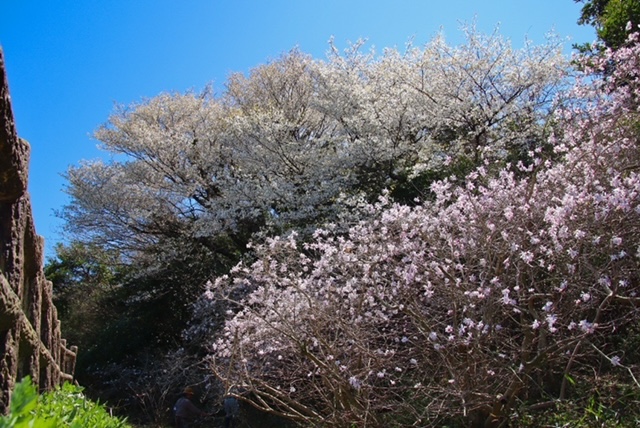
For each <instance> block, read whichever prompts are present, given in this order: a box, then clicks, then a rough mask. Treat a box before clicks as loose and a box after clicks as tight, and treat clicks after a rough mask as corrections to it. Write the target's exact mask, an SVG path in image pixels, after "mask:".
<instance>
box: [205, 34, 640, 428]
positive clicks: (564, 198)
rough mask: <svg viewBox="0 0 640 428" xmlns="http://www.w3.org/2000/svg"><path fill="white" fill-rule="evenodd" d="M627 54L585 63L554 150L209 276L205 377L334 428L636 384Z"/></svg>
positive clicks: (638, 229) (438, 186)
mask: <svg viewBox="0 0 640 428" xmlns="http://www.w3.org/2000/svg"><path fill="white" fill-rule="evenodd" d="M632 37H637V35H634V36H632ZM631 46H632V47H629V48H623V49H620V50H618V51H616V52H611V51H608V52H607V55H606V56H605V57H603V58H601V59H597V60H594V59H593V58H591V59H590V62H589V63H585V64H583V67H582V69H583V70H585V76H584V81H579V82H578V83H577V84H576V86H575V88H574V89H573V90H572V96H571V97H569V98H570V99H577V100H579V101H577V102H574V103H568V104H567V105H565V106H564V107H563V108H562V109H560V110H559V111H558V112H557V114H556V116H555V120H556V121H557V123H558V124H559V126H558V128H557V129H558V130H559V131H558V132H556V133H555V134H554V135H553V136H552V137H550V138H549V140H548V143H549V144H551V145H552V147H553V153H552V154H549V153H545V152H544V151H543V150H541V149H540V148H539V147H538V148H534V149H532V150H531V151H530V152H529V153H527V155H528V157H529V159H530V163H527V164H524V163H522V162H519V163H515V164H511V165H507V166H506V167H501V168H500V169H499V172H498V173H497V174H493V173H489V171H493V170H495V169H496V168H497V167H496V166H495V165H494V164H493V160H494V158H493V157H491V156H487V157H485V158H484V159H485V161H484V164H483V165H482V166H480V167H478V168H477V169H475V170H474V171H473V172H472V173H470V174H469V175H468V176H467V177H466V178H465V179H464V180H455V179H447V180H443V181H440V182H437V183H435V184H433V185H432V187H431V191H432V192H434V194H435V195H436V196H435V200H434V201H432V202H423V203H422V204H418V206H415V207H407V206H403V205H400V204H395V203H393V202H392V201H391V200H390V199H389V198H388V195H387V194H383V195H382V196H381V197H380V200H379V202H378V203H376V204H373V205H371V206H369V211H370V216H371V218H369V219H364V220H362V221H361V222H360V223H358V224H357V225H354V226H353V227H351V228H350V229H349V231H348V233H346V234H343V233H337V232H335V231H334V230H333V228H332V226H331V225H330V226H328V227H326V228H324V229H321V230H317V231H316V233H315V235H314V237H313V239H312V240H311V241H306V242H305V241H303V240H301V239H299V238H298V237H297V236H296V234H290V235H289V236H287V237H276V238H273V239H270V240H268V241H267V242H266V243H265V244H264V245H261V246H259V247H258V248H256V252H257V253H258V255H259V257H258V260H257V261H256V262H255V263H253V264H247V265H238V266H237V267H236V268H235V269H234V270H233V271H232V272H231V273H230V274H229V275H227V276H223V277H220V278H217V279H216V280H215V281H214V282H213V283H212V284H211V285H210V290H209V291H208V293H207V294H206V295H205V296H203V298H202V300H201V302H199V304H198V305H199V306H198V308H199V311H202V312H201V313H206V311H207V310H208V309H207V308H208V307H209V306H208V304H207V302H208V301H210V302H212V303H211V304H212V305H217V304H218V303H217V299H218V298H219V297H220V295H227V296H236V297H235V298H233V299H232V300H233V301H234V302H235V304H237V305H238V306H237V311H230V312H229V313H228V314H227V315H228V320H227V321H226V324H225V327H224V331H223V333H222V334H221V335H220V337H219V338H217V339H215V340H213V343H212V346H211V361H212V369H213V370H214V371H215V373H216V374H217V375H218V376H219V377H220V378H221V379H222V380H223V381H224V382H225V383H227V384H230V385H236V386H239V387H241V388H244V389H246V390H248V391H249V394H248V395H247V396H246V397H245V398H246V399H250V400H252V401H253V404H254V405H256V406H258V407H260V408H264V409H266V410H269V411H272V412H277V413H280V414H284V415H286V416H288V417H290V418H292V419H294V420H299V421H305V423H307V424H309V425H313V424H325V425H329V426H347V425H349V426H385V425H386V424H390V423H391V422H390V421H393V423H395V424H396V425H397V426H416V425H420V426H426V425H428V424H432V425H434V426H440V424H441V423H442V421H445V420H447V421H451V420H456V419H457V420H463V421H465V424H471V423H474V424H487V425H491V424H493V423H499V422H501V421H505V420H507V419H508V418H510V417H511V416H512V415H513V412H514V409H516V408H517V407H518V406H521V405H523V403H538V402H542V401H547V400H550V399H557V398H559V399H562V398H566V397H567V396H568V394H570V386H571V385H570V382H569V380H570V379H571V376H572V374H574V373H583V374H584V373H588V374H591V375H593V374H596V375H597V374H598V373H600V372H601V371H603V370H619V371H620V373H621V374H630V375H631V376H632V378H633V370H632V368H633V367H632V366H633V365H634V364H637V363H638V361H633V360H631V361H626V360H625V354H624V350H623V349H619V348H616V346H615V343H616V342H615V340H614V337H615V336H616V335H624V334H625V331H626V330H627V328H628V327H629V326H630V325H633V324H634V323H637V322H638V315H639V313H638V309H637V308H638V304H639V303H640V295H638V293H639V292H640V284H639V282H638V262H639V258H640V244H639V243H640V176H639V172H640V162H639V161H640V151H639V148H638V138H639V134H640V132H639V127H638V124H639V123H640V121H639V119H640V118H639V117H638V96H639V95H640V76H639V75H638V70H640V67H639V66H638V60H639V59H640V47H638V45H637V44H636V45H635V46H633V45H631ZM611 64H615V67H614V72H613V73H607V74H606V78H600V77H598V76H601V75H602V74H600V72H601V71H602V70H603V69H604V68H605V67H610V66H611ZM238 290H240V291H241V292H239V291H238ZM229 293H234V294H229ZM237 296H244V297H237ZM230 299H231V297H230ZM603 363H604V364H603ZM633 380H634V381H635V378H633ZM636 383H637V382H636ZM637 386H638V387H640V384H638V385H637Z"/></svg>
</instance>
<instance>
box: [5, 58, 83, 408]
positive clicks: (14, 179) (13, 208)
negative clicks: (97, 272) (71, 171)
mask: <svg viewBox="0 0 640 428" xmlns="http://www.w3.org/2000/svg"><path fill="white" fill-rule="evenodd" d="M29 152H30V149H29V144H28V143H27V142H26V141H24V140H22V139H20V138H18V136H17V133H16V127H15V122H14V119H13V111H12V108H11V98H10V97H9V86H8V83H7V76H6V72H5V68H4V56H3V53H2V50H1V49H0V414H5V413H7V411H8V407H9V399H10V394H11V391H12V390H13V386H14V385H15V383H16V381H19V380H20V379H22V378H23V377H24V376H27V375H29V376H31V379H32V380H33V382H34V384H37V385H39V387H40V389H41V390H48V389H51V388H53V387H55V386H56V385H58V384H60V383H61V382H63V381H65V380H72V379H73V371H74V366H75V356H76V348H75V347H71V349H67V347H66V343H65V341H64V339H62V338H61V335H60V322H59V321H58V316H57V312H56V309H55V307H54V306H53V303H52V285H51V282H50V281H47V280H46V279H45V276H44V272H43V265H44V264H43V262H44V260H43V253H44V239H43V238H42V237H40V236H38V235H37V234H36V231H35V226H34V222H33V216H32V212H31V201H30V199H29V194H28V193H27V178H28V165H29Z"/></svg>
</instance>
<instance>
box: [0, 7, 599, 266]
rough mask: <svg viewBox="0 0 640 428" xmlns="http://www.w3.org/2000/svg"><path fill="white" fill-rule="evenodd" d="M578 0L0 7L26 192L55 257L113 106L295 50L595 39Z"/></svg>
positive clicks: (319, 54) (197, 85)
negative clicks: (488, 37) (470, 31)
mask: <svg viewBox="0 0 640 428" xmlns="http://www.w3.org/2000/svg"><path fill="white" fill-rule="evenodd" d="M580 7H581V5H580V4H576V3H574V1H573V0H444V1H431V0H388V1H382V0H325V1H315V2H314V1H310V0H268V1H267V0H252V1H249V0H103V1H100V0H84V1H79V0H56V1H52V0H0V45H1V46H2V48H3V50H4V54H5V61H6V66H7V72H8V77H9V86H10V92H11V96H12V101H13V109H14V114H15V118H16V124H17V128H18V133H19V135H20V136H21V137H22V138H24V139H26V140H28V141H29V143H30V144H31V152H32V154H31V164H30V168H31V169H30V178H29V190H30V192H31V200H32V205H33V209H34V217H35V222H36V230H37V233H38V234H40V235H42V236H44V238H45V242H46V255H47V257H52V256H53V255H54V251H53V246H54V245H55V243H56V242H59V241H61V240H62V239H63V237H62V235H61V233H60V232H61V226H62V223H61V221H60V220H59V219H58V218H56V216H55V214H54V210H58V209H60V208H61V207H62V206H63V205H65V204H66V203H67V202H68V199H67V197H66V195H65V194H64V192H63V188H64V185H65V181H64V179H63V178H62V176H61V174H63V173H64V172H65V171H66V170H67V168H68V167H69V166H70V165H77V164H78V163H79V162H80V161H81V160H83V159H95V158H98V157H100V156H103V155H104V154H103V153H102V152H100V151H99V150H98V149H97V147H96V145H97V142H96V141H95V140H93V139H92V138H91V134H92V133H93V131H94V130H95V129H96V128H97V127H98V126H99V125H101V124H103V123H104V122H106V121H107V118H108V117H109V114H110V113H111V112H112V111H113V107H114V104H115V103H119V104H129V103H132V102H136V101H140V100H142V99H143V98H149V97H153V96H155V95H157V94H159V93H161V92H167V91H181V92H182V91H186V90H189V89H195V90H199V89H202V88H203V87H204V86H205V85H207V84H208V83H213V86H214V89H216V90H217V91H218V92H220V91H222V90H223V88H224V86H223V85H224V82H225V80H226V77H227V76H228V74H229V73H230V72H236V71H239V72H246V71H248V70H249V69H250V68H252V67H255V66H257V65H260V64H262V63H264V62H266V61H268V60H270V59H272V58H276V57H278V56H279V55H280V54H281V53H283V52H286V51H289V50H290V49H292V48H294V47H298V48H299V49H300V50H302V51H303V52H306V53H308V54H311V55H312V56H314V57H315V58H324V57H325V53H326V52H327V49H328V43H327V42H328V40H329V39H330V38H331V37H332V36H333V37H334V38H335V42H336V44H337V45H338V47H340V48H342V47H346V46H347V44H348V42H350V41H351V42H355V41H356V40H358V39H360V38H366V39H367V40H368V46H375V47H376V49H378V50H382V48H385V47H398V48H403V47H404V45H405V44H406V42H407V41H408V40H410V39H413V43H414V45H422V44H424V43H425V42H427V41H428V40H430V39H431V38H432V37H433V36H434V35H435V34H436V33H437V32H438V31H439V30H440V29H442V30H443V31H444V33H445V35H446V37H447V39H448V40H449V42H450V43H452V44H455V43H459V42H460V41H461V40H462V37H461V33H460V31H459V27H460V24H461V23H464V22H467V23H469V22H472V21H474V19H475V21H476V24H477V27H478V28H479V29H480V30H482V31H484V32H491V31H492V30H493V29H494V28H495V26H496V25H498V24H499V25H500V32H501V33H502V34H503V35H504V36H505V37H508V38H510V39H511V40H512V42H513V44H514V46H521V45H522V42H523V41H524V39H525V37H528V38H530V39H532V40H533V41H534V42H535V43H541V42H542V41H543V40H544V37H543V36H544V34H546V33H547V32H549V31H551V30H554V31H555V32H556V33H558V34H559V35H560V36H562V37H568V38H570V40H569V41H567V43H566V52H567V55H569V53H570V52H571V44H572V43H574V42H588V41H593V40H594V38H595V33H594V31H593V29H592V28H591V27H582V26H578V25H577V24H576V20H577V18H578V15H579V11H580Z"/></svg>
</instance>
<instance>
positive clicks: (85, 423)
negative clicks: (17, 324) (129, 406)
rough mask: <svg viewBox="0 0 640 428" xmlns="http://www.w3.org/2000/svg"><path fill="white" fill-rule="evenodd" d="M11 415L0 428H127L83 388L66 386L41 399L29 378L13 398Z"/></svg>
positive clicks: (24, 380) (2, 420)
mask: <svg viewBox="0 0 640 428" xmlns="http://www.w3.org/2000/svg"><path fill="white" fill-rule="evenodd" d="M10 410H11V412H10V414H9V415H7V416H4V417H2V418H0V428H27V427H29V428H57V427H71V428H86V427H92V428H127V427H129V426H130V425H128V424H127V423H126V421H125V420H124V419H120V418H117V417H112V416H110V415H109V414H108V413H107V411H106V410H105V408H104V407H102V406H101V405H100V404H99V403H94V402H91V401H89V400H87V399H86V398H85V397H84V395H83V394H82V388H80V387H78V386H75V385H72V384H69V383H65V384H64V385H63V386H61V387H59V388H57V389H55V390H54V391H51V392H47V393H45V394H43V395H41V396H38V393H37V391H36V387H35V386H34V385H33V383H32V382H31V379H30V378H29V377H25V378H24V379H23V380H22V381H21V382H20V383H18V384H17V385H16V387H15V389H14V391H13V394H12V395H11V407H10Z"/></svg>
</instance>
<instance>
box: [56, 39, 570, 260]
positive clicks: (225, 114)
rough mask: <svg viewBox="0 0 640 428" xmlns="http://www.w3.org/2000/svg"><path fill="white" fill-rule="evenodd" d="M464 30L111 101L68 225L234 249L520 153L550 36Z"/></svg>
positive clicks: (555, 63)
mask: <svg viewBox="0 0 640 428" xmlns="http://www.w3.org/2000/svg"><path fill="white" fill-rule="evenodd" d="M465 31H466V34H467V41H466V43H465V44H462V45H460V46H458V47H450V46H448V45H447V44H446V43H445V41H444V38H443V37H441V36H440V37H438V38H436V39H435V40H434V41H433V42H431V43H429V44H428V45H426V46H425V47H424V48H416V47H410V48H408V49H407V50H406V51H405V52H404V53H400V52H398V51H397V50H395V49H389V50H386V51H384V52H383V54H382V55H380V56H377V55H376V54H375V53H373V52H371V53H368V54H364V53H362V52H361V50H362V48H361V45H356V46H354V47H352V48H351V49H349V50H347V52H345V53H344V54H341V53H340V52H338V50H337V49H336V48H335V46H333V45H332V48H333V51H332V53H330V54H329V56H328V58H327V59H326V60H324V61H322V60H314V59H312V58H310V57H308V56H307V55H304V54H302V53H300V52H298V51H295V50H294V51H292V52H290V53H288V54H285V55H283V56H282V57H280V58H278V59H276V60H274V61H272V62H270V63H268V64H266V65H262V66H259V67H256V68H255V69H254V70H252V71H251V72H250V73H249V75H248V76H243V75H240V74H234V75H232V76H231V77H230V78H229V80H228V82H227V85H226V89H225V91H224V92H223V93H222V94H221V95H220V96H214V95H213V94H212V91H211V90H209V89H208V90H205V91H203V92H202V93H200V94H198V93H187V94H162V95H159V96H158V97H155V98H152V99H150V100H146V101H144V102H142V103H140V104H135V105H132V106H130V107H127V108H120V109H119V110H118V111H116V112H115V113H114V114H113V115H112V116H111V118H110V119H109V123H107V124H106V125H104V126H103V127H101V128H100V129H99V130H98V131H97V132H96V138H97V139H98V140H99V141H100V142H101V143H102V145H103V147H104V148H105V149H106V150H108V151H109V152H111V153H112V154H114V155H115V156H114V158H113V160H112V161H111V162H109V163H102V162H88V163H85V164H83V165H80V166H78V167H73V168H71V169H70V170H69V172H68V179H69V187H68V191H69V194H70V195H71V202H70V204H69V205H68V206H67V207H65V209H64V210H63V213H62V214H63V217H64V218H65V219H66V220H67V226H68V227H67V229H68V230H69V231H70V232H71V233H72V234H76V235H77V236H79V237H80V238H82V239H83V240H93V241H97V242H99V243H101V244H102V245H114V246H118V247H119V248H120V249H121V250H126V251H128V252H130V253H135V252H136V251H138V252H139V251H146V250H147V249H149V248H152V247H153V246H154V245H156V244H158V243H159V242H165V240H167V239H174V238H175V237H182V238H184V239H186V240H193V241H198V242H201V243H203V244H205V245H208V247H210V248H211V249H212V250H213V251H219V250H220V247H221V245H219V243H216V242H212V237H218V236H221V235H225V236H228V237H230V238H231V240H232V241H235V243H236V247H238V248H240V249H241V250H242V248H243V246H244V243H243V242H244V241H246V236H247V235H248V234H250V233H253V232H255V231H256V230H259V229H261V228H265V227H267V226H268V227H271V228H272V229H270V230H272V231H274V230H275V231H276V232H277V231H279V230H280V231H281V230H286V229H290V228H296V229H299V230H303V229H304V228H307V229H308V230H312V229H313V228H314V227H317V226H318V225H321V224H323V223H325V222H327V221H333V219H335V218H337V217H338V216H340V215H341V213H348V212H350V211H351V210H352V209H353V205H354V202H353V201H352V200H356V201H357V200H358V198H359V197H361V196H363V195H364V196H366V197H368V198H369V199H370V200H375V197H376V195H378V194H379V192H380V191H381V190H382V188H389V189H390V190H391V191H392V194H393V195H395V196H397V197H399V198H404V199H405V200H409V201H410V200H411V199H413V197H415V196H419V195H422V196H423V194H424V182H425V181H424V180H420V179H419V178H420V177H422V176H423V175H424V174H425V172H427V173H430V172H434V171H435V172H436V173H438V174H440V175H442V174H445V173H447V172H450V171H451V165H458V164H465V165H467V166H466V167H465V168H466V170H468V169H469V168H471V167H473V166H474V165H478V164H479V163H481V162H482V161H483V160H485V159H492V160H494V159H503V160H504V159H506V158H508V157H509V156H510V155H513V154H514V153H516V152H520V151H522V149H526V150H525V153H526V151H527V150H529V149H533V148H535V146H536V144H537V142H539V140H540V138H539V136H540V135H541V133H543V132H542V131H541V129H542V128H544V127H545V126H546V124H547V120H548V118H549V117H550V116H549V115H550V109H551V103H550V101H551V98H552V97H553V95H554V94H555V93H557V91H558V89H559V88H560V87H561V86H562V85H563V84H564V82H565V81H566V79H565V78H566V71H567V64H566V60H565V59H564V57H563V56H562V53H561V50H560V45H559V43H557V42H555V41H553V40H550V42H549V43H548V44H546V45H543V46H540V47H532V46H530V45H526V46H525V47H524V48H522V49H519V50H516V49H513V48H512V47H511V46H510V43H508V42H507V41H505V40H504V39H502V38H501V37H500V36H499V35H497V34H493V35H491V36H483V35H480V34H479V33H478V32H477V31H475V29H473V28H470V29H466V30H465ZM536 138H537V139H538V140H535V139H536ZM427 175H428V174H427ZM428 176H429V177H431V176H430V175H428ZM428 180H430V179H428ZM428 180H427V181H428ZM419 185H422V187H420V186H419ZM398 189H400V190H398ZM394 192H395V193H394ZM350 201H351V202H350ZM273 228H275V229H273ZM213 241H215V239H214V240H213ZM171 242H174V241H171ZM156 246H157V245H156ZM163 246H164V247H166V246H167V245H164V244H163Z"/></svg>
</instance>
